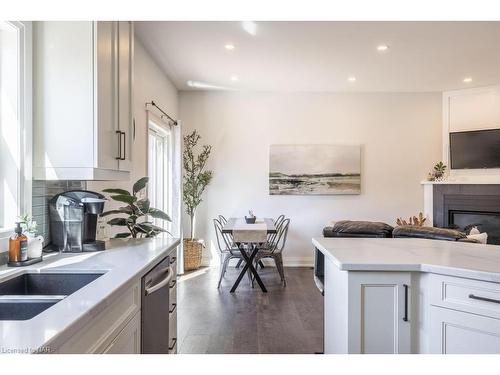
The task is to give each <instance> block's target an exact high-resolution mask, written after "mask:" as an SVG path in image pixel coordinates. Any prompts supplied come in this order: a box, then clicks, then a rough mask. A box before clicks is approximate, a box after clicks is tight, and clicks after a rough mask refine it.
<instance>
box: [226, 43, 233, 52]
mask: <svg viewBox="0 0 500 375" xmlns="http://www.w3.org/2000/svg"><path fill="white" fill-rule="evenodd" d="M224 48H225V49H227V50H228V51H232V50H233V49H234V48H235V47H234V44H232V43H227V44H225V45H224Z"/></svg>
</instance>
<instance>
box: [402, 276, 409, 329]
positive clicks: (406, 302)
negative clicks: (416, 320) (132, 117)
mask: <svg viewBox="0 0 500 375" xmlns="http://www.w3.org/2000/svg"><path fill="white" fill-rule="evenodd" d="M403 288H405V316H403V321H405V322H407V321H408V285H406V284H403Z"/></svg>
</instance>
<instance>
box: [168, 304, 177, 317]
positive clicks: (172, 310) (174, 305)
mask: <svg viewBox="0 0 500 375" xmlns="http://www.w3.org/2000/svg"><path fill="white" fill-rule="evenodd" d="M176 307H177V304H176V303H172V308H171V309H170V310H168V312H169V313H170V314H172V313H173V312H174V311H175V308H176Z"/></svg>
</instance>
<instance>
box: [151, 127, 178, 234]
mask: <svg viewBox="0 0 500 375" xmlns="http://www.w3.org/2000/svg"><path fill="white" fill-rule="evenodd" d="M151 133H153V134H154V135H155V136H156V137H160V138H163V140H164V145H163V167H164V174H163V177H164V181H163V189H162V191H161V193H162V195H163V197H162V202H163V207H155V208H158V209H160V210H162V211H164V212H165V213H167V214H168V215H169V216H170V217H171V218H172V211H173V174H172V173H173V146H174V143H173V134H172V131H171V129H170V128H167V127H165V126H161V125H159V122H156V121H154V120H153V119H151V118H149V119H148V174H149V172H150V167H151V160H150V159H149V148H150V142H149V137H150V135H151ZM150 177H151V176H150ZM150 183H151V181H150ZM148 194H149V192H148ZM156 225H159V226H161V227H162V228H164V229H166V230H168V231H170V230H171V228H172V223H170V222H166V221H163V220H161V221H158V222H157V223H156Z"/></svg>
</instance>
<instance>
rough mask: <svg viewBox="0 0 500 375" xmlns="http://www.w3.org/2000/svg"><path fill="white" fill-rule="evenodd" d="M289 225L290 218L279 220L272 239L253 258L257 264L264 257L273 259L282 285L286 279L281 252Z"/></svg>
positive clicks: (284, 284)
mask: <svg viewBox="0 0 500 375" xmlns="http://www.w3.org/2000/svg"><path fill="white" fill-rule="evenodd" d="M289 225H290V219H283V220H281V222H280V223H279V225H278V226H277V227H276V235H275V236H274V237H273V240H272V241H271V242H268V243H267V244H265V245H264V246H263V247H262V248H260V250H259V252H258V253H257V255H256V256H255V260H254V261H255V264H256V265H257V264H258V263H259V262H260V261H261V260H262V259H264V258H271V259H273V260H274V263H276V269H277V270H278V273H279V275H280V278H281V281H282V283H283V286H286V279H285V269H284V267H283V257H282V253H283V249H284V248H285V244H286V239H287V236H288V227H289Z"/></svg>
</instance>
